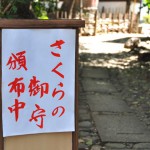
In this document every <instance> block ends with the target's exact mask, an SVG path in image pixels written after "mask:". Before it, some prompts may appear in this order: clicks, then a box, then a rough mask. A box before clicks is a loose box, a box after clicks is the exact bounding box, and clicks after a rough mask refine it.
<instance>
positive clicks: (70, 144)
mask: <svg viewBox="0 0 150 150" xmlns="http://www.w3.org/2000/svg"><path fill="white" fill-rule="evenodd" d="M80 27H84V21H82V20H1V21H0V30H1V33H0V34H1V40H0V41H1V70H2V71H1V75H2V76H1V83H2V84H1V85H2V86H1V91H2V93H1V99H2V101H1V106H2V107H1V122H2V124H1V141H0V142H1V143H2V144H1V145H2V146H1V149H0V150H12V149H15V150H26V149H28V150H30V149H32V150H41V149H43V150H49V149H52V150H71V149H72V150H77V138H78V137H77V86H78V82H77V76H78V75H77V60H78V57H77V55H78V28H80Z"/></svg>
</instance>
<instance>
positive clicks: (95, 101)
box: [87, 94, 132, 113]
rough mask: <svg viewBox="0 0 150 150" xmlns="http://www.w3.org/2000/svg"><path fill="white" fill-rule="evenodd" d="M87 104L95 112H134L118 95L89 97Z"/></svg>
mask: <svg viewBox="0 0 150 150" xmlns="http://www.w3.org/2000/svg"><path fill="white" fill-rule="evenodd" d="M87 102H88V104H89V106H90V109H91V111H93V112H111V113H113V112H115V113H116V112H128V113H131V112H132V111H131V109H129V107H128V106H127V104H126V103H125V102H124V101H122V100H121V97H120V96H119V95H116V94H111V95H108V94H92V95H87Z"/></svg>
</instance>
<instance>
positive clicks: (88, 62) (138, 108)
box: [80, 35, 150, 129]
mask: <svg viewBox="0 0 150 150" xmlns="http://www.w3.org/2000/svg"><path fill="white" fill-rule="evenodd" d="M119 36H120V37H118V38H117V36H116V35H110V36H109V35H103V36H102V35H101V36H99V37H81V38H80V66H94V67H101V68H102V67H103V68H104V69H107V70H108V72H109V78H110V80H111V82H112V83H113V84H114V86H115V87H116V88H117V90H118V91H119V92H120V93H121V95H122V97H123V99H124V101H125V102H126V103H127V104H128V106H129V107H130V108H131V109H132V110H133V111H134V112H135V113H136V115H137V116H138V118H139V119H140V120H141V121H142V122H144V123H145V124H146V125H147V127H148V128H149V129H150V62H139V61H138V60H137V56H135V55H132V54H130V53H129V49H124V47H123V42H122V41H123V40H124V39H123V38H126V39H128V37H130V36H132V35H119ZM133 36H137V35H133ZM140 36H141V35H140ZM142 36H143V35H142ZM106 41H109V42H106ZM110 41H115V43H114V42H113V43H111V42H110ZM116 41H117V42H116ZM120 43H121V44H120ZM147 47H149V48H150V45H149V44H147Z"/></svg>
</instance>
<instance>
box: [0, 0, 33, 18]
mask: <svg viewBox="0 0 150 150" xmlns="http://www.w3.org/2000/svg"><path fill="white" fill-rule="evenodd" d="M30 1H32V0H5V1H4V2H1V8H0V17H1V18H15V17H17V15H18V8H19V6H20V5H28V4H29V3H30Z"/></svg>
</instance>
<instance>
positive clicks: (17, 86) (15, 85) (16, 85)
mask: <svg viewBox="0 0 150 150" xmlns="http://www.w3.org/2000/svg"><path fill="white" fill-rule="evenodd" d="M21 80H23V78H15V80H14V81H13V82H11V83H9V84H8V86H11V88H10V91H9V92H10V93H11V92H13V91H14V92H16V93H17V96H18V97H19V96H20V94H21V93H24V91H25V85H24V83H22V82H21V83H20V81H21Z"/></svg>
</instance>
